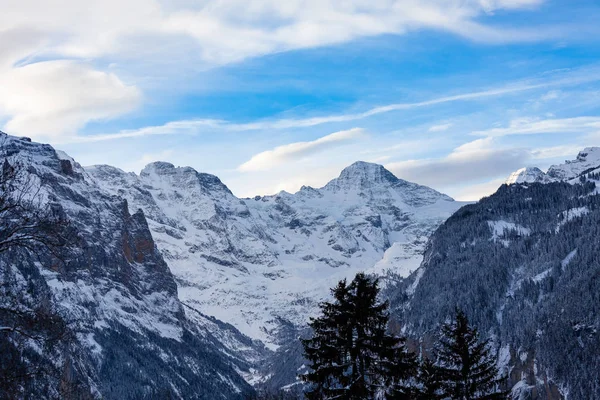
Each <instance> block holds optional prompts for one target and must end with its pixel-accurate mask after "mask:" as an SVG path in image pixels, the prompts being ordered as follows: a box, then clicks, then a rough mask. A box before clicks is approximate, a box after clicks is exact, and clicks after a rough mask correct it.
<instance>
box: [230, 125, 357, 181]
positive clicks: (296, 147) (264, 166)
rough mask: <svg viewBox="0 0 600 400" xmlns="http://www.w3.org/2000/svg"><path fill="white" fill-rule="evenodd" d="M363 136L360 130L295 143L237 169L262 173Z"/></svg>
mask: <svg viewBox="0 0 600 400" xmlns="http://www.w3.org/2000/svg"><path fill="white" fill-rule="evenodd" d="M361 136H364V131H363V130H362V129H360V128H353V129H350V130H347V131H340V132H335V133H332V134H330V135H327V136H323V137H321V138H319V139H317V140H313V141H311V142H296V143H290V144H286V145H283V146H278V147H275V148H274V149H272V150H267V151H263V152H262V153H259V154H256V155H254V156H252V158H250V160H248V161H246V162H245V163H243V164H242V165H240V166H239V167H238V170H239V171H241V172H249V171H263V170H268V169H271V168H274V167H276V166H278V165H280V164H282V163H284V162H286V161H290V160H298V159H302V158H306V157H308V156H310V155H313V154H315V153H317V152H320V151H323V150H325V149H328V148H331V147H334V146H338V145H339V144H341V143H344V142H348V141H351V140H355V139H357V138H360V137H361Z"/></svg>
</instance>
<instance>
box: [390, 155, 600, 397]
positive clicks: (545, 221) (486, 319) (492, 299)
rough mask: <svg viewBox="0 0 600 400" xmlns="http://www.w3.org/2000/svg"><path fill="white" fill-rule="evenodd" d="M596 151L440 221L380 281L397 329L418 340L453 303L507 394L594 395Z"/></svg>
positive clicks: (599, 216)
mask: <svg viewBox="0 0 600 400" xmlns="http://www.w3.org/2000/svg"><path fill="white" fill-rule="evenodd" d="M598 154H599V149H598V148H588V149H585V150H584V151H582V152H581V153H579V155H578V156H577V159H576V160H575V161H570V162H566V163H565V164H562V165H555V166H553V167H551V168H550V170H549V171H548V173H547V174H545V175H544V176H543V178H544V179H538V178H539V176H540V174H539V172H538V171H539V170H533V171H534V172H533V173H527V170H526V171H525V172H526V173H524V174H521V177H523V179H515V183H513V184H511V185H503V186H502V187H501V188H500V189H499V190H498V191H497V192H496V193H495V194H493V195H491V196H489V197H487V198H484V199H482V200H481V201H480V202H478V203H477V204H472V205H466V206H464V207H463V208H461V209H460V210H459V211H457V212H456V213H455V214H454V215H453V216H451V217H450V218H449V219H448V220H447V221H446V222H445V223H444V224H442V225H441V226H440V227H439V228H438V229H437V231H436V232H435V233H434V234H433V235H432V236H431V239H430V241H429V243H428V245H427V249H426V251H425V254H424V260H423V263H422V264H421V266H420V268H419V269H418V270H417V271H416V272H415V273H413V274H411V275H410V276H409V277H408V278H406V279H404V280H402V281H400V283H399V284H397V285H395V286H394V287H389V288H387V290H388V292H387V293H388V296H389V297H390V298H391V299H392V304H393V307H394V316H395V318H396V319H397V320H398V321H401V322H402V323H403V324H404V329H405V332H406V333H408V334H409V335H410V336H411V337H412V338H414V340H416V341H419V342H421V343H425V346H426V343H428V341H429V340H430V339H431V337H432V336H433V335H435V332H436V329H437V326H438V324H439V323H440V321H444V320H445V319H446V318H448V317H449V316H450V315H451V314H452V313H453V312H454V308H455V307H457V306H458V307H460V308H461V309H463V310H464V311H465V312H466V313H467V315H468V316H469V318H470V319H471V322H473V323H474V324H475V325H476V326H477V327H478V328H479V330H480V332H482V333H483V335H484V336H486V337H488V338H489V339H490V340H491V341H492V344H493V346H494V348H495V349H496V350H497V351H498V356H499V360H500V361H499V365H500V367H501V368H502V369H503V370H504V371H505V372H507V373H508V374H509V376H510V381H509V382H510V385H511V387H512V392H513V396H514V397H513V398H516V399H545V400H548V399H561V398H565V399H566V398H568V399H581V400H584V399H590V398H600V388H599V386H598V384H597V383H598V375H597V373H598V372H597V371H599V368H600V361H599V360H600V350H599V349H600V346H599V345H600V334H599V333H598V332H599V331H600V308H599V305H600V301H599V300H600V298H599V297H598V294H599V293H600V263H599V259H598V250H597V242H598V237H599V235H600V231H599V228H598V227H599V226H600V224H599V223H600V207H599V206H600V195H599V191H598V189H597V185H598V184H599V183H600V181H599V179H600V175H599V174H598V173H597V169H598V167H599V166H600V158H599V157H598ZM529 171H532V170H529ZM525 177H532V178H534V179H533V180H528V179H525ZM540 181H541V182H545V183H540Z"/></svg>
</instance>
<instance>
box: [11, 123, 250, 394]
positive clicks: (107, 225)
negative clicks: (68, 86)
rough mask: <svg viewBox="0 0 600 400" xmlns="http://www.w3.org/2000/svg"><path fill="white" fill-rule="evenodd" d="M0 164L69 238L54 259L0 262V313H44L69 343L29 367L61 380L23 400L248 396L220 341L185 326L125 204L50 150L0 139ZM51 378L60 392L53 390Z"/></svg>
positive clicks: (158, 261)
mask: <svg viewBox="0 0 600 400" xmlns="http://www.w3.org/2000/svg"><path fill="white" fill-rule="evenodd" d="M0 160H1V161H2V162H3V163H4V165H7V166H8V165H10V167H11V168H16V169H17V170H19V171H21V173H22V174H24V175H23V176H24V182H28V186H25V187H26V188H28V189H29V190H28V192H30V193H31V194H32V195H33V196H39V205H40V206H41V207H51V208H52V210H54V212H55V213H60V215H64V218H65V219H66V220H68V221H69V229H70V230H72V232H73V233H74V238H73V240H72V241H69V243H70V244H71V245H70V246H68V247H67V248H65V249H64V250H63V249H61V254H60V257H58V256H57V254H56V253H50V252H48V251H46V250H44V249H41V250H37V251H35V252H32V251H31V248H32V246H29V247H24V248H18V247H15V248H10V249H9V251H6V252H3V253H2V257H0V283H1V284H2V285H1V286H2V294H3V295H2V299H1V302H2V305H3V306H4V305H5V304H6V303H7V302H8V303H9V304H12V303H10V302H11V301H13V302H16V303H18V304H19V306H20V307H30V306H31V305H32V304H33V305H35V304H36V303H38V304H47V305H48V307H52V308H53V309H56V313H57V315H59V316H60V317H61V318H62V319H64V321H65V323H66V324H67V326H68V327H69V329H70V330H71V331H70V333H72V334H73V340H70V336H68V337H66V338H65V339H64V341H65V342H64V343H62V342H61V343H60V346H59V350H58V352H57V353H56V354H52V355H50V356H46V358H47V359H46V360H44V359H43V358H42V357H38V358H37V359H35V360H36V361H35V362H36V363H40V362H42V361H40V358H42V360H43V361H44V362H48V363H51V364H53V365H54V367H56V368H57V369H58V370H60V371H63V372H61V374H62V377H61V376H60V375H59V377H58V378H56V377H53V376H51V375H49V374H45V375H43V376H41V377H40V378H39V386H40V388H41V391H42V392H41V393H43V394H40V393H34V392H31V393H28V396H27V397H28V398H29V397H30V396H31V397H30V398H82V399H92V398H104V399H129V398H134V397H135V398H144V399H146V398H186V399H192V398H198V399H218V398H219V399H233V398H239V399H241V398H245V396H246V395H250V394H251V393H252V390H251V388H250V387H249V386H248V385H247V383H246V382H244V380H243V379H242V378H241V377H240V376H239V375H238V374H237V373H236V371H235V370H234V368H232V366H231V363H232V361H233V362H236V361H237V360H235V359H234V358H235V357H232V356H230V355H228V354H226V353H224V352H223V348H222V346H221V345H220V342H222V341H223V339H222V338H220V337H216V336H214V335H212V333H211V332H212V331H215V330H216V328H211V327H210V326H209V325H210V319H209V318H207V317H205V316H202V315H198V316H197V318H195V319H194V322H195V323H192V322H191V321H190V319H188V318H186V314H185V313H184V306H183V304H182V303H181V302H180V301H179V299H178V297H177V285H176V282H175V279H174V277H173V275H172V273H171V271H170V270H169V267H168V265H167V263H166V262H165V260H164V259H163V257H162V256H161V253H160V252H159V251H158V249H157V247H156V245H155V241H154V239H153V237H152V234H151V231H150V229H149V228H148V224H147V220H146V218H145V216H144V213H143V211H141V210H139V209H138V208H133V207H132V208H131V212H130V208H129V207H128V204H127V201H126V200H125V199H123V198H122V197H118V196H114V195H113V194H112V193H110V192H108V191H106V190H103V189H102V188H101V187H99V186H98V185H97V180H96V179H94V178H92V177H91V176H90V175H89V174H88V173H87V172H86V171H85V170H84V169H83V168H82V167H81V166H80V165H79V164H77V163H76V162H75V161H74V160H73V159H71V158H70V157H68V156H67V155H65V154H64V153H62V152H59V151H55V150H54V149H53V148H52V147H51V146H49V145H44V144H39V143H35V142H31V141H30V140H28V139H26V138H16V137H12V136H9V135H6V134H3V133H0ZM29 185H30V186H29ZM2 190H3V191H4V190H5V188H4V187H3V188H2ZM9 190H12V189H9ZM7 193H10V192H9V191H7ZM0 194H4V192H2V193H0ZM36 204H37V202H36ZM71 246H72V248H71ZM11 306H13V305H11ZM199 321H202V322H203V323H202V324H201V323H199ZM4 322H6V321H4ZM219 331H220V332H221V333H222V334H225V333H226V332H231V331H232V330H231V329H227V328H226V327H222V329H219ZM230 336H231V337H232V340H233V339H235V340H237V341H239V342H242V341H244V340H245V339H244V338H241V335H239V334H238V336H237V337H234V336H235V335H230ZM2 339H6V338H5V336H3V337H2ZM246 339H247V338H246ZM3 348H4V347H3ZM33 350H34V351H37V352H39V351H40V350H39V348H35V347H34V348H33ZM236 365H241V363H237V362H236ZM239 368H240V367H239V366H238V369H239ZM59 378H60V379H62V381H61V383H60V385H59V384H58V383H56V382H53V380H56V379H59ZM49 387H50V388H51V389H49ZM56 388H60V390H66V391H68V392H69V394H68V396H67V395H66V394H65V393H62V392H61V393H54V390H55V389H56ZM31 390H34V389H31ZM56 390H59V389H56ZM71 391H72V393H71Z"/></svg>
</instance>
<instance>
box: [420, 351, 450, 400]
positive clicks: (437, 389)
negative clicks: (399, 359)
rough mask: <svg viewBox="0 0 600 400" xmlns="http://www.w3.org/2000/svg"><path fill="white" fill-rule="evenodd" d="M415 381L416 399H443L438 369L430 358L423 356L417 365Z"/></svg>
mask: <svg viewBox="0 0 600 400" xmlns="http://www.w3.org/2000/svg"><path fill="white" fill-rule="evenodd" d="M417 382H418V384H417V390H416V394H415V396H414V398H415V399H416V400H442V399H444V397H445V396H444V394H443V390H442V377H441V374H440V369H439V368H438V367H437V366H436V365H435V363H434V362H433V361H432V360H431V359H429V358H425V359H424V360H423V361H422V362H421V364H420V365H419V374H418V376H417Z"/></svg>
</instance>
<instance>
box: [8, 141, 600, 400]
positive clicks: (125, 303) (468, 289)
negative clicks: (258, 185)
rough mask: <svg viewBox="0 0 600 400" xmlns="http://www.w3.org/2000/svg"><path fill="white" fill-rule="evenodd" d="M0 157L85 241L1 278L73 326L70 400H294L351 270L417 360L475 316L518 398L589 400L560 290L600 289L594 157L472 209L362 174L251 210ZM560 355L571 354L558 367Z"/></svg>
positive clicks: (30, 149) (27, 145) (45, 157)
mask: <svg viewBox="0 0 600 400" xmlns="http://www.w3.org/2000/svg"><path fill="white" fill-rule="evenodd" d="M0 156H1V158H2V159H6V160H7V161H8V162H9V163H11V164H13V165H17V164H18V165H21V166H22V168H23V169H24V170H25V171H27V173H28V174H29V175H30V176H32V177H33V178H34V180H35V182H36V185H37V187H39V188H40V193H42V195H43V196H44V199H45V201H46V202H49V203H52V204H53V205H55V206H56V207H59V208H60V209H61V210H62V212H64V214H65V215H66V216H67V217H68V218H69V220H70V221H73V224H74V228H75V230H76V231H77V233H78V240H79V242H78V243H79V247H80V250H79V251H76V252H74V254H69V255H67V256H65V257H64V263H63V264H60V265H59V266H55V265H53V266H52V267H49V266H48V265H46V264H44V263H40V262H39V260H36V258H35V257H34V256H33V255H31V254H29V253H27V252H24V253H23V252H17V253H14V254H9V256H8V257H3V258H2V259H0V266H1V267H2V268H3V270H5V271H11V272H10V274H9V275H10V276H9V278H10V279H8V278H6V279H8V280H7V281H6V282H8V283H6V284H10V288H11V290H12V291H14V292H19V290H20V288H22V287H25V286H30V287H36V288H42V289H39V290H36V291H35V296H33V297H34V298H33V299H28V300H27V301H25V300H23V302H25V303H27V304H29V303H32V302H35V301H37V300H40V301H41V300H44V301H49V302H52V304H54V305H55V306H56V309H57V312H58V313H59V314H60V315H61V316H62V317H63V318H64V319H65V320H66V321H67V322H69V324H70V325H71V326H73V330H74V331H75V332H76V338H75V340H72V341H70V342H69V343H68V344H65V347H64V350H62V351H61V352H60V354H58V355H57V358H56V359H55V360H48V362H50V363H54V364H55V366H57V367H60V369H61V370H65V369H67V370H68V371H69V373H68V374H66V375H65V374H63V376H62V377H60V378H56V379H58V380H62V381H65V383H63V384H62V386H66V387H69V388H70V389H69V390H70V393H76V395H73V398H85V397H84V395H85V396H88V397H89V398H99V397H103V398H119V399H124V398H156V396H160V395H164V394H165V393H168V394H169V395H170V396H172V397H175V398H207V399H216V398H223V399H235V398H245V397H247V396H249V395H251V394H252V391H253V389H252V385H270V386H272V387H276V388H280V387H282V386H285V385H288V387H289V385H294V384H295V383H296V380H295V375H296V373H297V371H298V368H300V367H301V366H302V358H301V355H300V352H299V351H298V347H297V346H298V341H297V337H298V335H299V334H300V332H301V331H302V329H303V328H304V326H305V325H306V322H307V321H308V319H309V318H310V317H311V316H315V315H316V314H317V313H318V311H319V308H318V304H319V302H320V301H322V300H324V299H326V298H327V296H328V294H329V288H330V287H332V286H333V285H334V284H335V283H336V282H337V281H339V280H340V279H344V278H351V277H353V276H354V274H356V272H359V271H366V272H369V273H372V274H375V275H377V276H380V277H381V278H382V282H383V285H384V293H385V294H386V296H387V297H388V298H389V299H390V300H391V301H392V305H393V307H394V308H393V317H394V318H395V320H396V321H397V322H398V323H399V324H401V325H403V326H404V328H403V331H404V332H405V333H406V334H408V335H410V336H411V337H412V338H413V339H414V340H415V341H416V342H419V341H422V340H424V338H426V337H428V335H431V334H432V332H434V331H435V328H436V326H437V324H438V323H439V322H440V321H443V319H444V318H445V317H446V316H447V315H449V313H450V312H451V311H452V308H453V307H454V306H461V307H462V308H464V309H465V310H466V311H468V313H469V315H472V316H473V320H474V322H476V323H477V324H478V326H480V327H481V329H482V331H483V332H484V333H485V335H486V336H489V337H490V338H492V339H493V343H494V345H495V348H496V349H497V351H498V354H499V356H500V359H501V361H502V363H503V364H502V368H504V370H505V371H506V372H508V373H509V374H510V376H511V384H512V386H513V387H514V389H513V392H514V393H515V396H517V397H516V398H523V399H525V398H538V399H553V398H561V397H567V395H570V397H569V398H575V399H579V398H582V399H583V398H584V397H581V394H582V393H592V392H593V391H594V390H596V391H598V388H597V387H595V388H594V387H591V386H585V385H584V386H581V382H583V379H584V378H586V379H588V381H589V380H590V379H591V380H593V378H594V376H593V373H592V372H590V373H589V374H587V375H586V374H585V373H584V372H582V371H581V368H583V367H586V368H590V370H591V371H593V369H592V368H594V364H593V363H594V361H586V362H580V363H579V366H577V365H576V364H577V360H578V358H577V357H580V358H583V359H585V360H588V359H586V356H585V354H586V353H585V352H583V351H580V349H583V350H585V351H592V353H593V354H597V353H598V351H597V350H596V351H595V353H594V351H593V350H592V347H591V346H592V345H593V344H594V343H597V341H598V335H597V334H596V331H595V329H597V328H598V327H599V324H600V321H598V318H597V316H598V315H600V313H598V312H597V310H596V309H595V308H594V307H596V306H593V305H590V302H592V301H593V299H591V298H589V296H588V294H589V291H587V289H586V290H580V291H576V292H572V291H570V289H572V288H571V286H570V285H573V284H574V282H575V281H577V282H579V283H581V282H582V280H583V279H588V280H589V285H592V286H590V288H591V289H594V288H595V286H593V284H595V283H593V282H596V281H597V280H598V279H600V278H598V274H599V272H598V271H599V269H598V267H597V266H596V264H595V263H594V262H593V259H591V258H590V257H592V256H593V254H594V251H593V248H592V247H590V246H591V243H594V238H597V236H594V235H595V234H596V233H595V230H594V229H595V228H594V227H595V226H596V225H595V222H596V220H595V218H596V211H595V210H596V208H595V207H596V204H597V200H596V199H597V198H598V196H597V191H596V189H595V186H594V184H595V181H596V180H597V178H596V176H595V175H594V174H595V173H597V172H598V168H599V167H600V148H587V149H585V150H584V151H582V152H581V153H580V154H579V155H578V157H577V159H576V160H574V161H572V162H567V163H565V164H562V165H556V166H553V167H551V168H550V169H549V170H548V172H546V173H544V172H542V171H541V170H539V169H533V168H528V169H524V170H520V171H517V172H516V173H514V174H513V175H511V177H510V178H509V180H508V181H507V185H503V186H502V187H501V188H500V189H499V191H498V192H497V193H496V194H494V195H492V196H490V197H488V198H485V199H483V200H481V201H480V202H478V203H477V204H467V203H462V202H458V201H454V200H453V199H452V198H450V197H448V196H447V195H444V194H442V193H439V192H437V191H435V190H433V189H431V188H428V187H425V186H421V185H418V184H415V183H411V182H407V181H405V180H402V179H399V178H397V177H396V176H394V175H393V174H392V173H391V172H389V171H388V170H386V169H385V168H384V167H383V166H381V165H377V164H372V163H367V162H356V163H354V164H352V165H350V166H348V167H347V168H345V169H344V170H343V171H342V172H341V173H340V175H339V177H338V178H335V179H333V180H332V181H330V182H329V183H328V184H326V185H325V186H324V187H322V188H312V187H302V188H301V189H300V190H299V191H298V192H297V193H294V194H291V193H287V192H280V193H278V194H276V195H273V196H256V197H254V198H243V199H242V198H237V197H236V196H235V195H234V194H233V193H232V192H231V191H230V190H229V189H228V188H227V186H226V185H225V184H223V183H222V182H221V181H220V180H219V178H217V177H216V176H213V175H210V174H205V173H201V172H198V171H196V170H194V169H193V168H190V167H176V166H174V165H173V164H170V163H166V162H154V163H151V164H149V165H147V166H146V167H145V168H144V169H143V170H142V171H141V172H140V174H135V173H128V172H125V171H122V170H120V169H118V168H115V167H111V166H107V165H96V166H91V167H82V166H81V165H79V164H78V163H77V162H76V161H75V160H74V159H72V158H71V157H69V156H68V155H66V154H64V153H63V152H61V151H58V150H55V149H53V148H52V147H51V146H49V145H44V144H38V143H34V142H31V141H30V140H28V139H26V138H17V137H13V136H9V135H6V134H0ZM549 199H550V200H549ZM586 243H587V244H586ZM548 246H553V251H548V250H547V248H548ZM532 249H535V251H533V250H532ZM590 254H591V255H590ZM47 257H48V259H50V258H49V257H50V256H49V255H47ZM22 260H25V261H22ZM575 265H584V266H585V268H579V269H578V270H577V271H571V269H573V268H574V267H573V266H575ZM575 275H576V276H575ZM598 292H599V291H597V292H596V293H598ZM36 296H37V297H36ZM38 297H39V298H38ZM564 298H567V299H571V300H572V302H573V303H575V302H576V301H579V302H580V304H581V307H580V308H581V309H580V310H579V311H578V312H575V311H573V312H572V314H570V315H572V317H573V321H570V322H569V324H570V325H569V326H570V328H566V327H564V326H563V325H564V324H563V321H562V320H561V318H563V317H562V316H561V315H564V314H561V313H557V311H556V310H557V309H560V306H559V305H558V303H559V302H560V299H564ZM36 299H37V300H36ZM571 300H569V303H570V302H571ZM564 312H570V311H564ZM564 312H563V313H564ZM586 312H587V313H588V314H589V315H588V317H585V316H584V314H585V313H586ZM544 318H546V319H545V320H544ZM544 321H546V322H544ZM547 321H555V324H554V325H549V324H548V322H547ZM573 327H578V328H577V329H575V328H573ZM571 328H572V329H571ZM569 329H571V330H569ZM573 332H575V333H573ZM582 335H583V336H585V335H588V336H585V337H584V338H582V337H583V336H582ZM562 339H565V340H568V341H569V343H573V344H574V345H575V347H577V346H579V348H578V349H576V350H577V351H575V350H574V349H571V351H570V352H569V353H568V354H565V352H566V350H567V349H570V347H565V348H564V349H563V351H562V352H561V351H556V352H555V351H553V349H554V348H555V347H556V344H557V343H558V342H557V341H559V340H562ZM578 343H579V344H578ZM581 343H583V344H581ZM553 346H554V347H553ZM597 348H599V347H598V346H596V349H597ZM571 353H572V354H574V355H573V356H571ZM75 355H76V356H75ZM553 357H561V358H560V360H568V363H563V364H564V365H569V366H570V367H569V368H571V369H570V370H569V371H566V370H564V369H566V367H564V368H563V367H561V365H559V361H560V360H558V359H553ZM574 357H575V358H574ZM597 359H600V358H597ZM557 360H558V361H557ZM284 366H285V367H284ZM595 367H596V369H595V371H598V370H599V369H598V368H597V367H598V366H597V365H596V366H595ZM561 368H563V369H561ZM65 376H66V377H67V378H65ZM124 376H127V377H128V378H127V379H124ZM48 379H50V380H51V378H48ZM52 379H53V378H52ZM596 381H597V376H596ZM50 383H51V382H44V381H43V380H40V382H38V384H37V386H36V388H34V389H35V390H37V391H38V392H37V393H38V394H39V393H42V391H43V390H44V389H43V388H44V387H46V386H47V385H49V384H50ZM575 386H579V387H583V389H578V388H577V387H575ZM140 388H141V389H140ZM34 389H32V390H34ZM160 391H164V392H160ZM132 393H136V396H138V397H134V396H133V395H132ZM593 393H596V392H593ZM57 395H60V393H57ZM519 396H520V397H519ZM527 396H529V397H527ZM598 396H600V392H599V393H598ZM59 397H60V396H59ZM62 397H63V398H64V397H65V396H64V395H63V396H62Z"/></svg>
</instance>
